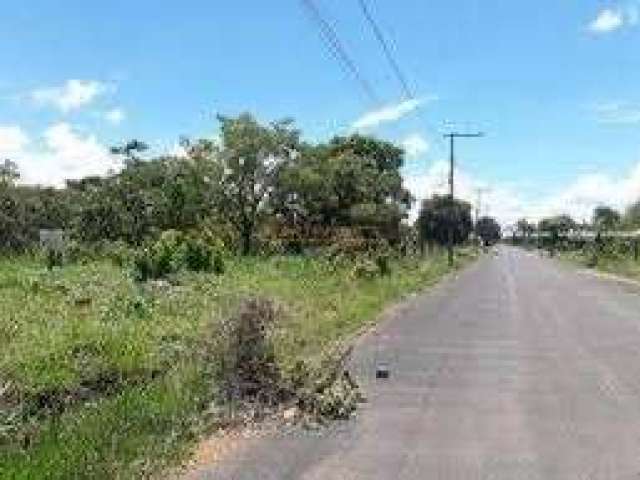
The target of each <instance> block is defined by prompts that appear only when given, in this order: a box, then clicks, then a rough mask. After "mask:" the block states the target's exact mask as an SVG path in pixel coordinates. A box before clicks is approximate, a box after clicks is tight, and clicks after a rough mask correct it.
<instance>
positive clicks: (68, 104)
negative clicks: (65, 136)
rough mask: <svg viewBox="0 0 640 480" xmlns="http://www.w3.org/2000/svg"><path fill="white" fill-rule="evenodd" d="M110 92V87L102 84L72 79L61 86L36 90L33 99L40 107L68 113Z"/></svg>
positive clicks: (32, 93)
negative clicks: (51, 107)
mask: <svg viewBox="0 0 640 480" xmlns="http://www.w3.org/2000/svg"><path fill="white" fill-rule="evenodd" d="M108 91H109V88H108V86H107V85H106V84H104V83H102V82H98V81H95V80H77V79H71V80H67V81H66V82H65V84H64V85H61V86H57V87H46V88H40V89H37V90H34V91H33V92H31V99H32V100H33V101H34V102H36V103H37V104H39V105H47V106H53V107H55V108H57V109H59V110H60V111H61V112H62V113H68V112H70V111H72V110H77V109H79V108H82V107H84V106H86V105H88V104H90V103H92V102H93V101H94V100H95V99H96V98H97V97H99V96H100V95H103V94H105V93H107V92H108Z"/></svg>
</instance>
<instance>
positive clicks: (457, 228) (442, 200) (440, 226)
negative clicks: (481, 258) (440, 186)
mask: <svg viewBox="0 0 640 480" xmlns="http://www.w3.org/2000/svg"><path fill="white" fill-rule="evenodd" d="M417 226H418V230H419V232H420V236H421V239H422V240H423V241H427V242H435V243H437V244H439V245H446V244H447V243H448V241H449V235H450V232H452V235H453V238H452V239H453V243H454V244H460V243H462V242H464V241H466V240H467V239H468V238H469V234H470V233H471V231H472V230H473V222H472V220H471V204H469V203H468V202H465V201H463V200H458V199H454V200H453V201H452V199H451V197H450V196H448V195H433V196H432V197H431V198H427V199H425V200H423V202H422V205H421V206H420V212H419V214H418V220H417Z"/></svg>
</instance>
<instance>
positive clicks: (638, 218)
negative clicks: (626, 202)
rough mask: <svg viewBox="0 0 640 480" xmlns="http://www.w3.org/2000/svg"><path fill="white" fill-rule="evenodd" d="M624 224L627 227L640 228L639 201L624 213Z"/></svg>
mask: <svg viewBox="0 0 640 480" xmlns="http://www.w3.org/2000/svg"><path fill="white" fill-rule="evenodd" d="M623 222H624V225H625V226H627V227H631V228H639V227H640V201H637V202H635V203H633V204H631V205H630V206H629V207H627V209H626V210H625V212H624V217H623Z"/></svg>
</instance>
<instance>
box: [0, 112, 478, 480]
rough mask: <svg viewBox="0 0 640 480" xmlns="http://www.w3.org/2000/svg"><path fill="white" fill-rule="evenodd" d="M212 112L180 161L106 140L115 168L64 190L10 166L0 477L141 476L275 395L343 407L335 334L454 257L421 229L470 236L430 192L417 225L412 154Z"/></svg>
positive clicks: (1, 256)
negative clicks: (422, 247) (212, 133)
mask: <svg viewBox="0 0 640 480" xmlns="http://www.w3.org/2000/svg"><path fill="white" fill-rule="evenodd" d="M219 121H220V140H219V141H214V140H211V139H198V140H189V139H184V140H183V142H182V144H183V147H184V149H185V151H186V155H184V156H162V157H157V158H153V157H150V156H148V155H149V149H148V146H147V145H146V144H145V143H144V142H142V141H140V140H137V139H132V140H129V141H126V142H124V143H122V144H121V145H118V146H114V147H113V148H112V149H111V154H112V155H114V156H117V157H119V158H121V159H122V169H121V170H119V171H117V172H112V173H111V174H109V175H106V176H104V177H98V176H96V177H86V178H82V179H79V180H69V181H67V183H66V186H65V187H64V188H59V189H54V188H43V187H38V186H30V185H23V184H21V183H19V179H20V175H19V169H18V166H17V165H16V164H15V163H13V162H11V161H10V160H7V161H5V162H3V163H2V164H1V165H0V296H1V298H2V304H1V305H0V309H1V311H0V478H12V479H13V478H16V479H20V478H24V479H30V478H53V479H56V478H58V479H66V478H91V479H95V478H105V479H106V478H140V477H143V476H148V475H149V474H151V473H152V472H155V471H157V470H158V469H161V468H162V467H164V466H165V465H167V464H172V463H174V462H175V461H177V459H179V458H181V456H182V455H183V454H184V453H185V452H186V450H187V449H188V446H189V444H190V443H192V441H193V440H194V439H195V438H197V437H198V435H200V434H202V433H203V432H204V431H207V430H208V429H211V428H216V427H219V426H220V425H221V424H223V423H224V422H229V421H236V420H238V419H240V420H241V419H242V415H241V414H242V413H243V412H244V413H246V412H255V411H256V409H258V410H260V409H262V408H267V407H274V405H278V404H280V403H282V402H285V403H287V404H294V405H296V406H297V408H299V409H301V410H302V411H304V412H306V413H307V414H309V415H314V416H330V417H338V418H343V417H346V416H348V415H349V414H350V412H351V411H352V409H353V408H354V405H355V402H356V401H357V398H358V394H357V388H356V387H355V385H354V384H353V382H352V381H351V380H350V378H349V377H348V375H347V374H344V373H342V372H343V370H342V369H341V368H340V364H339V362H337V359H340V358H341V357H342V355H341V352H342V346H343V345H344V343H345V342H348V340H349V339H350V338H351V337H352V336H353V335H355V334H357V333H358V332H359V331H360V330H361V329H362V328H363V327H365V326H366V325H367V324H369V323H370V322H372V321H373V320H374V319H375V318H376V316H377V315H378V314H379V312H380V311H381V310H382V309H383V308H384V307H385V306H386V305H388V304H389V303H390V302H393V301H396V300H398V299H399V298H401V297H402V296H403V295H405V294H407V293H409V292H412V291H416V290H419V289H421V288H424V286H426V285H429V284H430V283H433V282H435V281H436V280H437V279H439V278H441V277H442V275H443V274H445V273H446V272H448V271H450V267H449V266H448V265H447V264H446V262H445V261H444V260H443V258H442V255H441V254H440V253H439V251H438V250H437V249H435V248H434V249H433V251H432V253H431V255H429V256H428V257H425V256H423V255H421V254H420V252H419V248H418V247H419V245H418V244H419V243H420V242H419V239H420V238H422V239H423V241H428V242H431V243H434V245H435V244H437V243H442V242H443V239H444V236H443V235H444V234H443V231H444V229H447V228H449V227H453V228H454V231H455V241H456V243H458V244H460V245H461V244H463V243H464V242H465V240H466V239H467V237H468V235H469V233H470V231H471V220H470V208H469V206H468V204H464V203H461V202H457V203H456V204H455V208H454V211H453V215H452V216H450V215H448V214H446V213H443V208H444V209H445V210H446V208H448V205H449V204H448V203H447V202H448V200H446V199H443V198H439V197H434V199H432V200H431V203H429V202H425V204H424V205H423V211H422V214H421V218H422V223H419V225H421V228H416V227H415V226H412V225H409V224H408V222H407V217H408V211H409V209H410V208H411V205H412V198H411V195H410V194H409V193H408V192H407V190H406V189H405V188H404V186H403V182H402V176H401V174H400V169H401V168H402V165H403V161H404V153H403V151H402V149H400V148H398V147H396V146H395V145H393V144H391V143H389V142H385V141H381V140H378V139H375V138H371V137H364V136H360V135H352V136H348V137H336V138H334V139H332V140H330V141H328V142H323V143H319V144H310V143H307V142H304V141H303V140H302V139H301V135H300V132H298V130H296V128H295V127H294V125H293V123H292V122H291V121H279V122H274V123H270V124H266V125H265V124H262V123H260V122H258V121H257V120H256V119H255V118H253V117H252V116H251V115H248V114H243V115H240V116H238V117H220V118H219ZM445 204H446V206H445ZM430 205H431V206H433V209H431V207H430ZM42 230H50V231H49V232H48V233H47V234H45V235H43V232H42ZM47 239H48V240H47ZM55 239H57V240H55ZM41 241H42V242H44V244H45V247H44V248H43V249H41V248H40V245H39V244H40V242H41ZM465 253H467V251H466V250H463V251H462V255H461V256H460V257H459V262H458V265H461V264H463V263H464V262H465V261H466V259H467V258H468V256H465ZM326 372H329V374H326ZM249 407H251V408H249Z"/></svg>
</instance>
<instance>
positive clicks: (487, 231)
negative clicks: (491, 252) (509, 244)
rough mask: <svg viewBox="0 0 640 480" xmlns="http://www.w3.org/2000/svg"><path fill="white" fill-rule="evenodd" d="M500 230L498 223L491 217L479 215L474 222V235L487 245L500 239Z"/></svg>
mask: <svg viewBox="0 0 640 480" xmlns="http://www.w3.org/2000/svg"><path fill="white" fill-rule="evenodd" d="M501 232H502V229H501V228H500V224H499V223H498V221H497V220H496V219H495V218H493V217H481V218H479V219H478V221H477V222H476V235H478V237H480V238H481V239H482V241H483V242H484V243H485V244H487V245H491V244H494V243H496V242H497V241H498V240H500V237H501Z"/></svg>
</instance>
